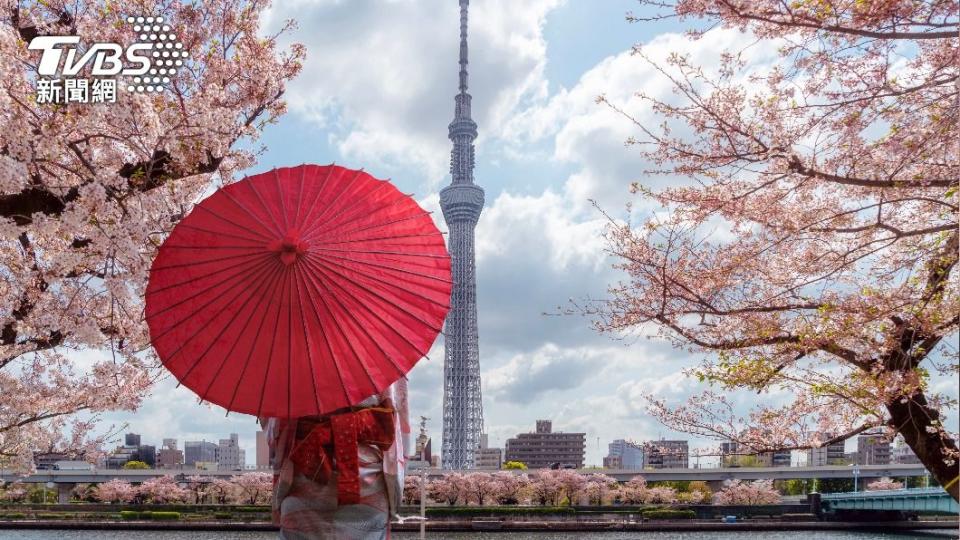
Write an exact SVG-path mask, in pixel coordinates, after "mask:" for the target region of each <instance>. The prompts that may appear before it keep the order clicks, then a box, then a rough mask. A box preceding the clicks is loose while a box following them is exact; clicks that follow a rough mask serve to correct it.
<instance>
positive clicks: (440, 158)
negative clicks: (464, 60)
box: [268, 0, 561, 186]
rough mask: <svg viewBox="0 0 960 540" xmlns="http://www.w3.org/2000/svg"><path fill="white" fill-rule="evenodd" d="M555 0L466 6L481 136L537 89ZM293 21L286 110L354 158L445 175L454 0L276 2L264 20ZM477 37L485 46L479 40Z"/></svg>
mask: <svg viewBox="0 0 960 540" xmlns="http://www.w3.org/2000/svg"><path fill="white" fill-rule="evenodd" d="M560 3H561V0H528V1H524V2H515V1H512V0H488V1H485V2H477V3H475V5H473V6H471V9H470V42H471V43H472V44H474V47H473V48H472V49H471V51H470V66H471V67H470V75H471V78H470V91H471V93H472V94H474V95H476V96H477V97H476V98H475V99H474V101H473V105H474V118H475V119H476V120H477V122H478V123H480V124H481V126H483V130H482V135H481V140H482V138H483V137H485V136H487V135H488V134H491V133H496V132H498V131H499V129H500V126H501V124H503V123H504V122H505V121H506V119H507V118H509V117H510V115H511V113H512V111H513V110H514V108H516V107H517V105H518V104H520V103H522V102H524V101H527V100H530V99H534V98H536V97H538V96H543V94H544V92H545V91H546V82H545V81H544V78H543V71H544V66H545V65H546V64H545V63H546V44H545V43H544V40H543V36H542V26H543V23H544V19H545V17H546V15H547V13H549V12H550V11H551V10H552V9H554V8H555V7H556V6H558V5H559V4H560ZM288 18H295V19H297V20H298V22H299V24H300V27H301V28H302V30H300V31H298V32H296V33H295V34H294V35H293V36H292V39H295V40H297V41H300V42H303V43H304V44H305V45H306V46H307V50H308V57H307V61H306V63H305V65H304V70H303V73H302V74H301V75H300V77H298V78H297V79H296V80H295V81H294V82H293V83H292V84H290V86H289V89H288V100H289V103H290V110H291V111H292V112H293V113H294V114H301V115H305V116H306V117H308V118H310V119H311V120H313V121H314V122H316V123H317V124H318V125H320V126H323V127H325V128H327V129H329V130H330V132H331V135H330V136H331V141H332V142H333V145H334V146H335V147H336V148H337V149H338V150H339V151H340V153H341V154H342V155H343V156H344V157H345V158H347V159H348V160H350V161H351V162H357V163H365V164H367V165H368V166H384V165H389V164H399V165H413V166H415V167H417V168H418V169H419V170H421V171H422V172H423V174H424V175H425V177H426V178H427V180H428V183H430V184H431V185H434V186H436V185H437V184H438V183H439V181H440V180H441V179H442V178H443V176H444V175H445V173H446V165H447V160H448V157H447V156H448V147H449V142H448V141H447V140H446V137H445V132H446V127H447V123H448V122H449V121H450V120H451V119H452V117H453V106H454V101H453V96H454V95H455V94H456V93H457V70H458V65H457V58H458V56H457V50H458V41H459V14H458V6H457V4H456V3H455V2H421V1H415V0H354V1H351V2H342V1H331V0H297V1H285V2H278V3H277V5H275V6H274V7H273V8H272V11H271V13H270V21H271V24H270V25H268V26H277V25H279V23H280V21H282V20H285V19H288ZM478 44H482V46H480V45H478Z"/></svg>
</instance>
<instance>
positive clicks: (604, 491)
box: [582, 474, 617, 505]
mask: <svg viewBox="0 0 960 540" xmlns="http://www.w3.org/2000/svg"><path fill="white" fill-rule="evenodd" d="M616 487H617V481H616V479H614V478H613V477H611V476H607V475H605V474H591V475H590V476H588V477H587V478H586V484H585V485H584V486H583V490H582V493H583V495H584V496H585V497H586V499H587V504H595V505H601V504H604V503H606V502H607V500H608V499H609V497H610V494H611V492H613V490H615V489H616Z"/></svg>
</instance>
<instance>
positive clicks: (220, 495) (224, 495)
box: [207, 478, 239, 504]
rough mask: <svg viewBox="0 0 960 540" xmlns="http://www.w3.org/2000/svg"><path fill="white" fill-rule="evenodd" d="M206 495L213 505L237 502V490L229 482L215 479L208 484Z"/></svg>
mask: <svg viewBox="0 0 960 540" xmlns="http://www.w3.org/2000/svg"><path fill="white" fill-rule="evenodd" d="M207 494H208V495H209V496H210V497H211V498H212V499H213V502H214V503H216V504H227V503H230V502H233V501H236V500H238V498H239V488H238V487H237V485H236V484H234V483H233V482H231V481H230V480H227V479H224V478H216V479H214V480H213V482H210V484H209V487H208V488H207Z"/></svg>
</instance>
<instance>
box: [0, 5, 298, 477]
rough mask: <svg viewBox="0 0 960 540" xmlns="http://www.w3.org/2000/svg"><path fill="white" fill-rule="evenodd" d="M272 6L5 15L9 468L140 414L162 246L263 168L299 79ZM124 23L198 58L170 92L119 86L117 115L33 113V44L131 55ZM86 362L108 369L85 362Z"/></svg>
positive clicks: (110, 110)
mask: <svg viewBox="0 0 960 540" xmlns="http://www.w3.org/2000/svg"><path fill="white" fill-rule="evenodd" d="M268 5H269V4H268V2H266V1H261V0H211V1H204V2H188V1H182V0H172V1H163V2H160V1H157V0H146V1H143V2H136V3H135V5H134V4H129V3H127V4H125V3H117V2H106V1H102V0H81V1H78V2H63V1H52V2H38V1H23V2H13V1H7V2H3V3H2V7H0V13H2V15H0V64H2V72H3V74H4V76H3V78H2V80H0V88H2V90H0V105H2V107H0V111H2V112H0V467H16V468H18V469H24V470H29V469H30V468H31V467H32V466H33V465H32V457H33V452H34V451H51V450H64V449H73V450H77V449H82V448H84V447H87V448H92V447H95V446H97V444H98V443H99V442H100V441H98V440H92V439H91V432H92V429H93V427H94V424H95V420H96V418H97V414H98V413H100V412H103V411H109V410H132V409H134V408H136V407H137V406H138V404H139V403H140V400H141V398H142V397H143V396H144V394H145V392H146V391H147V390H148V389H149V387H150V384H151V383H152V382H153V381H154V380H155V378H156V377H157V376H158V373H159V372H158V370H156V369H155V367H156V364H157V363H156V360H155V358H154V356H153V355H152V353H151V350H150V348H149V345H148V339H147V337H148V336H147V330H146V328H145V325H144V324H143V316H142V312H143V293H144V286H145V282H146V278H147V272H148V269H149V266H150V263H151V261H152V259H153V256H154V253H155V251H156V247H157V246H158V245H159V244H160V242H161V241H162V240H163V239H164V237H165V236H166V234H167V233H169V231H170V230H171V229H172V227H173V226H174V225H175V224H176V223H177V221H178V220H179V219H180V218H181V217H183V216H184V214H185V213H186V212H188V211H189V210H190V209H191V207H192V205H193V204H194V203H196V202H197V201H198V199H199V198H201V197H202V196H203V194H204V193H206V192H207V190H208V189H210V188H211V186H212V185H214V182H217V183H227V182H231V181H232V180H233V179H234V177H235V173H236V172H237V171H239V170H242V169H244V168H246V167H249V166H250V165H251V164H253V163H254V157H255V152H256V151H257V149H258V148H257V146H256V144H254V141H255V139H256V137H257V134H258V133H259V131H260V130H261V129H262V128H263V126H264V125H265V124H267V123H269V122H272V121H273V120H274V119H275V118H277V117H278V116H279V115H280V114H282V113H283V112H284V109H285V105H284V102H283V101H282V99H281V96H282V95H283V92H284V85H285V84H286V83H287V81H289V80H290V79H291V78H292V77H294V76H295V75H296V74H297V72H298V71H299V69H300V64H301V60H302V58H303V48H302V47H301V46H299V45H295V46H293V47H292V48H291V49H290V50H287V51H282V50H280V49H279V48H278V40H277V38H278V35H277V34H264V33H263V32H262V31H261V15H262V14H263V12H264V10H265V9H266V8H267V7H268ZM127 10H134V11H135V12H130V13H128V12H127ZM129 15H152V16H162V17H163V18H164V21H165V23H166V24H169V25H170V26H172V27H173V28H174V29H176V35H177V40H178V41H179V42H181V43H182V44H183V46H184V51H186V52H187V53H188V54H189V57H188V58H186V60H185V61H184V63H183V65H182V67H181V68H179V69H178V70H177V71H176V73H175V74H173V73H171V74H170V79H171V81H170V82H169V84H168V87H169V88H167V89H166V90H164V91H161V92H153V93H147V92H142V93H141V92H128V91H127V90H126V86H125V84H122V80H121V83H118V86H119V88H118V90H117V99H116V103H103V104H84V103H71V104H67V105H63V104H60V105H55V104H46V103H44V104H39V103H37V99H36V97H35V94H36V89H35V86H34V85H35V80H36V78H37V65H38V62H39V59H40V51H36V50H29V49H28V48H27V44H28V43H29V42H30V41H31V40H32V39H33V38H34V37H37V36H44V35H77V36H79V37H80V39H81V42H82V44H90V43H93V42H116V43H121V44H127V43H132V42H134V41H136V36H135V33H134V29H133V26H132V25H131V24H128V23H127V22H126V17H128V16H129ZM290 27H291V26H290V24H287V25H285V26H283V27H282V28H281V32H286V31H287V30H288V29H289V28H290ZM84 73H85V72H81V75H83V74H84ZM241 141H243V142H244V144H243V149H241V148H239V147H238V143H240V142H241ZM82 350H89V351H105V352H106V355H105V356H106V358H102V357H101V358H100V359H94V360H84V361H83V362H78V361H77V356H75V354H74V352H75V351H82ZM88 358H90V357H88ZM81 411H83V412H85V413H87V415H85V416H84V417H83V419H82V420H81V419H80V417H78V416H77V415H76V413H78V412H81ZM91 417H92V418H93V420H90V418H91Z"/></svg>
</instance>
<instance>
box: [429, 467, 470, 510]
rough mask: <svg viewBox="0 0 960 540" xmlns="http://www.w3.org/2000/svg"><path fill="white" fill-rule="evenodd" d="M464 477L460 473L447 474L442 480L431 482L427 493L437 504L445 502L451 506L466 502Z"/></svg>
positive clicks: (437, 479)
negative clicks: (458, 502)
mask: <svg viewBox="0 0 960 540" xmlns="http://www.w3.org/2000/svg"><path fill="white" fill-rule="evenodd" d="M465 484H466V482H465V480H464V475H462V474H460V473H452V474H445V475H443V476H442V477H440V478H436V479H434V480H431V481H430V483H429V484H428V485H427V492H428V493H429V494H430V498H431V499H433V500H434V501H437V502H445V503H447V504H449V505H450V506H453V505H455V504H457V501H463V502H465V503H466V502H469V501H466V500H465V499H466V497H465V496H466V490H465V489H464V487H465Z"/></svg>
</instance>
